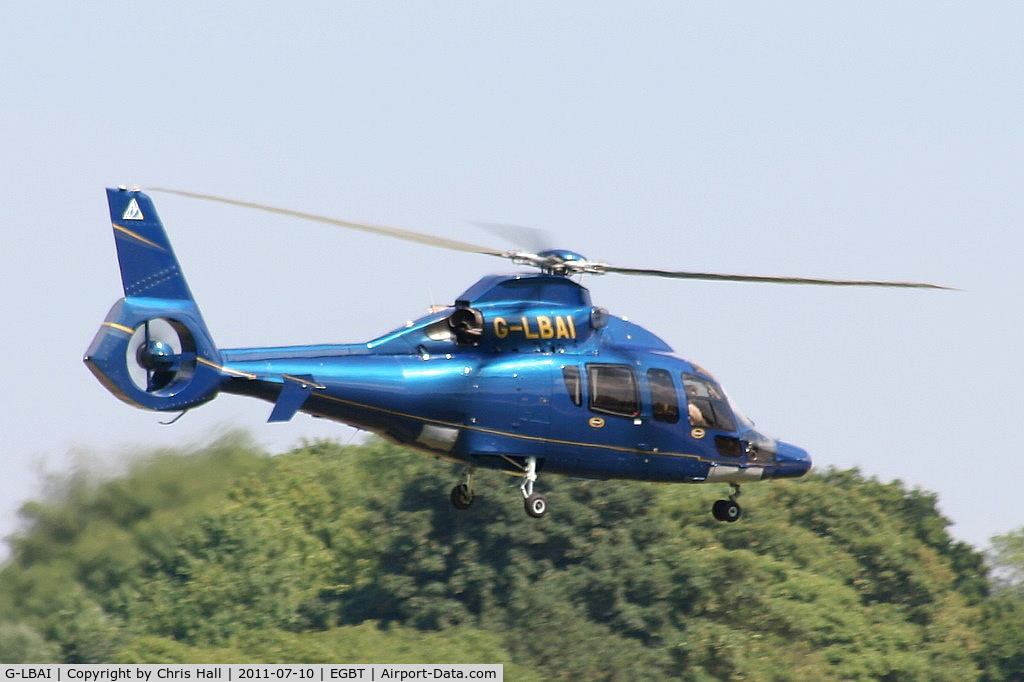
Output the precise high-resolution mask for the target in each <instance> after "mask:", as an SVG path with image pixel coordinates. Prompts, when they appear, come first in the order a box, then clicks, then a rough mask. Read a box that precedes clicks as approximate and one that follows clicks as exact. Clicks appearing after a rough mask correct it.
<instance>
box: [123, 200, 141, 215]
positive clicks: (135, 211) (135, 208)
mask: <svg viewBox="0 0 1024 682" xmlns="http://www.w3.org/2000/svg"><path fill="white" fill-rule="evenodd" d="M145 219H146V217H145V216H144V215H142V211H141V210H140V209H139V202H138V201H136V200H135V199H132V200H131V201H129V202H128V208H126V209H125V210H124V214H123V215H122V216H121V220H145Z"/></svg>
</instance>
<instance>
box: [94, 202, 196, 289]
mask: <svg viewBox="0 0 1024 682" xmlns="http://www.w3.org/2000/svg"><path fill="white" fill-rule="evenodd" d="M107 202H108V203H109V205H110V222H111V225H112V226H113V228H114V241H115V243H116V245H117V261H118V264H119V265H120V266H121V284H122V285H123V286H124V295H125V296H140V297H146V298H163V299H172V300H193V299H192V292H191V291H190V290H189V288H188V283H186V282H185V276H184V275H183V274H182V272H181V267H180V266H179V265H178V259H177V257H176V256H175V255H174V249H172V248H171V242H170V240H169V239H168V238H167V233H166V232H165V231H164V226H163V224H162V223H161V222H160V217H159V216H158V215H157V213H156V208H155V207H154V206H153V202H152V200H150V198H149V197H148V196H146V195H145V194H143V193H142V192H138V191H132V190H126V189H123V188H122V189H110V188H108V189H107Z"/></svg>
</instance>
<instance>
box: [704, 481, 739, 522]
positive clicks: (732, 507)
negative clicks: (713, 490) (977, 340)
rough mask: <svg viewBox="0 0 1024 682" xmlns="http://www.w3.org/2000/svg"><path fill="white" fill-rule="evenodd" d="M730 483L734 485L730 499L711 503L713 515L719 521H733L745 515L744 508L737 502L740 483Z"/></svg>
mask: <svg viewBox="0 0 1024 682" xmlns="http://www.w3.org/2000/svg"><path fill="white" fill-rule="evenodd" d="M729 485H730V486H732V494H731V495H729V499H727V500H718V501H717V502H715V503H714V504H713V505H711V515H712V516H714V517H715V519H717V520H719V521H726V522H728V523H733V522H735V521H738V520H739V518H740V516H742V515H743V508H742V507H740V505H739V504H738V503H737V502H736V498H737V497H739V496H740V485H739V483H730V484H729Z"/></svg>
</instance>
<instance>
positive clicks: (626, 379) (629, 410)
mask: <svg viewBox="0 0 1024 682" xmlns="http://www.w3.org/2000/svg"><path fill="white" fill-rule="evenodd" d="M587 382H588V383H589V384H590V409H592V410H593V411H594V412H603V413H605V414H611V415H615V416H617V417H635V416H637V415H638V414H640V395H639V392H638V391H637V381H636V374H634V373H633V369H632V368H631V367H630V366H629V365H597V364H594V365H587Z"/></svg>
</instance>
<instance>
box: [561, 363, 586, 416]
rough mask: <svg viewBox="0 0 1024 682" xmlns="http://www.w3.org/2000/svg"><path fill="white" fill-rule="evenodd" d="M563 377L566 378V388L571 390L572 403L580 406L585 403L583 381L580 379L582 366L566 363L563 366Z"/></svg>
mask: <svg viewBox="0 0 1024 682" xmlns="http://www.w3.org/2000/svg"><path fill="white" fill-rule="evenodd" d="M562 379H564V380H565V390H567V391H568V392H569V398H570V399H571V400H572V404H573V405H576V406H577V407H579V406H580V405H582V404H583V382H582V381H581V380H580V368H579V367H576V366H575V365H566V366H565V367H563V368H562Z"/></svg>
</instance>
